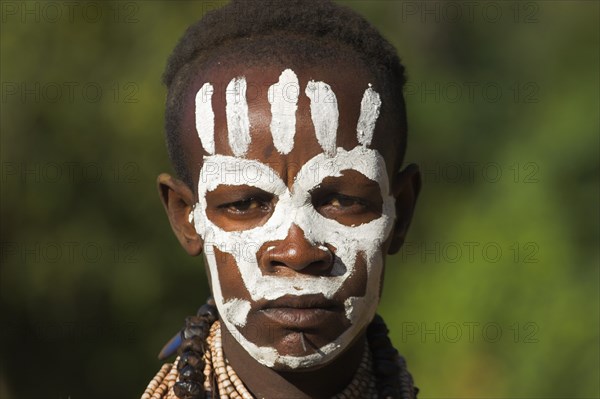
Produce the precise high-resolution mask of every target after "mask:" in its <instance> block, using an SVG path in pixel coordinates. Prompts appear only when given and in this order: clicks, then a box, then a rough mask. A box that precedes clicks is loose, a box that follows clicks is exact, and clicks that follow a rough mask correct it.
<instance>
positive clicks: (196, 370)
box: [173, 299, 218, 399]
mask: <svg viewBox="0 0 600 399" xmlns="http://www.w3.org/2000/svg"><path fill="white" fill-rule="evenodd" d="M217 317H218V313H217V308H216V307H215V303H214V301H213V300H212V299H209V300H208V301H207V303H206V304H204V305H202V306H201V307H200V309H198V312H197V313H196V316H190V317H187V318H186V319H185V327H184V328H183V330H182V331H181V339H182V343H181V347H180V348H179V363H178V364H177V370H178V371H179V381H177V382H176V383H175V386H174V387H173V392H174V393H175V395H177V397H178V398H180V399H200V398H202V397H204V396H205V394H206V393H205V392H204V388H203V386H202V381H203V378H204V375H203V371H204V360H203V355H204V350H205V349H206V337H208V333H209V330H210V326H211V324H212V323H214V321H215V320H216V319H217Z"/></svg>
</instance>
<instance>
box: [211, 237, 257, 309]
mask: <svg viewBox="0 0 600 399" xmlns="http://www.w3.org/2000/svg"><path fill="white" fill-rule="evenodd" d="M214 253H215V260H216V273H217V277H218V280H219V285H220V287H221V292H222V294H223V298H224V299H225V300H227V299H229V298H239V299H249V298H250V295H249V293H248V290H247V289H246V286H245V285H244V283H243V280H242V275H241V274H240V270H239V268H238V266H237V263H236V261H235V258H234V257H233V255H231V254H229V253H226V252H222V251H220V250H219V249H217V248H215V249H214Z"/></svg>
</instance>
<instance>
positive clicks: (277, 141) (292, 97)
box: [268, 69, 300, 154]
mask: <svg viewBox="0 0 600 399" xmlns="http://www.w3.org/2000/svg"><path fill="white" fill-rule="evenodd" d="M299 88H300V85H299V83H298V77H297V76H296V74H295V73H294V71H292V70H291V69H286V70H285V71H283V72H282V73H281V76H280V77H279V82H277V83H276V84H274V85H273V86H271V87H269V92H268V97H269V103H271V115H272V119H271V134H272V136H273V144H274V145H275V148H276V149H277V151H279V152H280V153H282V154H289V152H290V151H292V148H294V135H295V134H296V110H297V109H298V105H297V104H298V95H299V94H300V91H299Z"/></svg>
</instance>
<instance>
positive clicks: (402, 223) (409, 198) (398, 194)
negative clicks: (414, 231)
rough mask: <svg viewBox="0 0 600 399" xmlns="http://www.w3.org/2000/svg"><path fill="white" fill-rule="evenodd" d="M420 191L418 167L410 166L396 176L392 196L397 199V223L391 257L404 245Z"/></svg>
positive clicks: (389, 251)
mask: <svg viewBox="0 0 600 399" xmlns="http://www.w3.org/2000/svg"><path fill="white" fill-rule="evenodd" d="M420 191H421V172H420V171H419V167H418V166H417V165H415V164H410V165H408V166H407V167H406V168H405V169H404V170H403V171H401V172H398V174H396V176H394V180H393V182H392V194H393V195H394V198H395V199H396V222H395V224H394V230H393V231H392V242H391V244H390V247H389V249H388V254H390V255H391V254H395V253H396V252H398V251H399V250H400V248H401V247H402V244H404V239H405V238H406V233H407V232H408V226H410V222H411V220H412V216H413V212H414V210H415V205H416V203H417V197H418V196H419V192H420Z"/></svg>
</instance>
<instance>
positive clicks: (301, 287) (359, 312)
mask: <svg viewBox="0 0 600 399" xmlns="http://www.w3.org/2000/svg"><path fill="white" fill-rule="evenodd" d="M288 71H289V72H288ZM294 78H295V79H296V82H297V78H296V75H295V74H294V73H293V72H292V71H291V70H286V71H284V73H283V74H282V75H281V77H280V83H282V82H284V81H287V82H290V81H293V79H294ZM242 79H243V78H241V79H240V81H241V80H242ZM234 80H235V79H234ZM232 82H233V80H232ZM244 84H245V80H244ZM230 85H231V83H230ZM317 86H318V87H320V88H319V90H324V88H327V95H330V96H332V97H330V98H333V99H335V94H334V93H333V91H331V88H330V87H329V85H327V84H325V83H323V82H318V83H315V82H312V81H311V82H309V84H308V86H307V89H306V94H307V96H309V97H310V99H311V114H312V120H313V123H314V125H315V132H316V134H317V139H318V141H319V143H320V145H321V146H322V148H323V150H324V152H323V153H321V154H318V155H316V156H315V157H313V158H312V159H310V160H308V161H307V162H306V163H305V164H304V165H303V166H302V168H301V169H300V171H299V172H298V174H297V175H296V178H295V180H294V183H293V186H292V187H291V189H289V188H288V186H287V185H286V183H285V182H284V181H283V180H282V179H281V178H280V177H279V175H278V174H277V172H276V171H275V170H273V169H271V168H270V167H269V166H267V165H266V164H263V163H261V162H258V161H255V160H247V159H243V158H239V156H236V157H231V156H225V155H210V156H205V157H204V164H203V166H202V169H201V171H200V176H199V184H198V198H199V202H198V204H197V206H196V207H195V209H194V213H193V220H194V223H195V228H196V231H197V232H198V234H199V235H200V236H202V238H203V239H204V250H205V254H206V258H207V261H208V266H209V269H210V272H211V278H212V288H213V296H214V299H215V302H216V303H217V308H218V309H219V313H220V315H221V318H222V320H223V323H224V324H225V326H226V327H227V329H228V330H229V331H231V332H232V336H233V337H235V339H236V340H237V341H238V342H239V343H240V344H241V346H242V347H243V348H245V350H246V351H247V352H248V353H249V354H250V355H251V356H253V357H254V358H255V359H256V360H258V361H259V362H261V363H262V364H264V365H266V366H268V367H273V366H279V365H283V366H285V367H288V368H292V369H294V368H302V367H311V366H315V365H318V364H323V363H326V362H328V361H329V360H331V359H332V358H334V357H335V356H336V354H338V353H340V352H341V350H343V349H344V348H346V347H347V346H348V345H349V344H350V343H351V342H352V341H353V339H354V338H355V337H356V335H357V334H358V333H359V332H360V331H362V330H363V328H364V327H366V325H367V324H368V323H369V322H370V320H371V319H372V318H373V316H374V314H375V310H376V307H377V304H378V302H379V284H380V280H381V276H382V270H383V254H382V251H381V247H382V243H383V242H384V241H385V240H386V239H387V237H388V236H389V234H390V232H391V229H392V226H393V222H394V219H395V206H394V205H395V201H394V198H393V196H391V195H390V188H389V180H388V176H387V172H386V167H385V161H384V159H383V157H382V156H381V155H380V154H379V152H378V151H376V150H374V149H369V148H367V145H369V144H370V142H371V138H372V135H373V130H374V126H375V122H376V120H377V117H378V114H379V106H380V105H381V101H380V100H379V95H378V94H377V93H376V92H375V91H373V90H372V89H371V88H370V87H369V88H368V89H367V90H366V91H365V94H364V96H363V101H362V103H361V117H360V118H359V126H358V127H357V131H358V133H357V139H358V140H359V142H360V143H361V145H359V146H357V147H355V148H354V149H352V150H350V151H346V150H345V149H343V148H341V147H339V148H336V147H335V140H336V132H337V126H338V120H337V119H338V111H337V101H334V102H333V103H331V102H330V103H326V102H324V101H318V99H317V97H316V89H315V90H313V89H314V88H315V87H317ZM310 87H313V89H310ZM365 99H366V100H365ZM278 101H279V100H277V96H276V95H274V97H273V101H270V102H271V105H272V108H271V109H272V110H284V112H282V113H281V114H280V115H282V116H283V117H280V116H277V117H276V116H275V115H273V120H274V121H278V120H279V121H281V120H282V119H287V120H286V121H284V123H281V124H278V123H275V125H276V126H275V130H276V131H277V132H279V133H276V132H275V131H273V132H272V134H273V135H274V140H273V141H274V143H275V142H277V140H279V139H280V140H279V141H280V144H281V143H285V144H282V148H283V147H284V149H287V148H288V146H289V139H290V130H289V126H290V123H289V122H290V121H289V119H288V117H289V115H290V114H291V110H292V107H291V106H289V107H287V106H283V105H280V104H279V105H277V104H278ZM323 104H326V105H323ZM229 106H230V101H229V97H228V98H227V118H228V125H230V124H229ZM293 109H294V113H295V110H296V105H295V103H294V106H293ZM246 110H247V105H246ZM286 115H287V116H286ZM294 119H295V117H294ZM361 121H362V122H361ZM361 123H362V124H361ZM294 124H295V120H294ZM284 125H285V126H286V128H285V129H279V128H280V127H281V126H284ZM271 126H272V128H273V126H274V125H273V123H272V124H271ZM361 131H362V132H366V135H365V134H361ZM281 132H283V133H281ZM234 133H236V134H240V135H242V136H244V135H245V133H243V132H241V131H240V130H238V131H237V132H234ZM278 134H281V137H279V138H278V139H275V136H276V135H278ZM229 135H230V144H231V140H232V139H233V141H234V142H236V143H237V142H239V138H238V137H231V136H232V130H231V127H230V128H229ZM248 136H249V135H248ZM365 136H368V139H365ZM291 137H292V138H293V133H292V134H291ZM361 138H362V139H363V140H362V141H361ZM331 143H333V148H332V146H331ZM292 146H293V141H292ZM231 147H232V149H233V148H234V145H233V144H231ZM246 148H247V146H246ZM278 149H279V148H278ZM280 150H281V149H280ZM289 151H291V148H289ZM289 151H288V152H289ZM244 152H245V151H244ZM282 152H283V151H282ZM234 153H235V152H234ZM236 155H237V154H236ZM242 170H253V171H256V172H255V173H253V174H252V178H251V179H250V178H246V179H240V177H241V176H246V177H247V174H244V173H236V171H242ZM344 171H355V172H358V173H360V174H362V175H363V176H365V177H366V178H367V179H369V180H372V181H375V182H377V183H378V185H379V188H380V194H381V198H382V200H383V203H382V213H381V216H380V217H378V218H376V219H373V220H371V221H369V222H367V223H363V224H360V225H358V226H347V225H344V224H341V223H339V222H338V221H336V220H334V219H329V218H326V217H324V216H323V215H321V214H320V213H319V212H318V211H317V209H315V208H314V206H313V204H312V200H311V192H312V191H313V190H314V189H315V188H317V187H318V186H319V185H320V184H321V183H322V182H323V180H324V179H326V178H328V177H339V176H341V175H342V172H344ZM222 185H226V186H241V185H245V186H252V187H256V188H258V189H260V190H263V191H265V192H267V193H270V194H272V195H273V196H274V197H276V205H275V208H274V210H273V213H272V214H271V216H270V217H269V219H268V220H267V221H266V222H265V223H264V224H263V225H261V226H256V227H253V228H250V229H247V230H241V231H225V230H223V229H222V228H220V227H219V226H217V225H215V224H214V223H213V222H212V221H211V220H210V219H209V218H208V216H207V213H206V210H207V200H206V195H207V193H209V192H211V191H213V190H215V189H217V188H218V187H219V186H222ZM294 224H295V225H297V226H298V227H300V228H301V229H302V231H304V233H305V238H306V240H307V241H308V242H309V243H311V244H312V245H314V246H315V247H322V246H323V245H324V244H328V245H331V246H332V247H334V248H336V252H335V259H334V265H333V268H332V270H331V273H330V275H328V276H316V275H310V274H302V275H300V274H298V275H295V276H293V277H290V276H288V277H277V276H275V275H264V274H263V273H262V271H261V268H260V267H259V264H258V259H257V251H258V250H259V249H260V248H261V247H263V246H264V245H265V244H266V243H268V242H274V241H281V240H284V239H285V238H286V237H287V235H288V232H289V230H290V228H291V226H292V225H294ZM249 248H250V250H248V249H249ZM215 249H218V250H219V251H221V252H223V253H227V254H231V255H232V256H233V258H234V259H235V262H236V264H237V267H238V269H239V272H240V275H241V277H242V280H243V282H244V284H245V286H246V289H247V290H248V292H249V294H250V297H251V300H252V301H255V302H256V301H259V300H275V299H278V298H281V297H283V296H290V295H292V296H304V295H311V294H321V295H324V296H325V297H326V298H328V299H331V298H333V297H334V295H335V294H336V293H338V292H339V291H340V289H342V287H343V285H344V283H345V282H346V281H347V280H348V278H349V277H350V276H352V275H353V273H355V269H356V264H357V258H358V256H359V253H360V254H361V256H364V258H365V262H366V273H367V282H366V290H365V292H366V294H365V295H364V296H360V297H357V296H354V297H349V298H347V299H346V301H345V303H344V306H345V314H346V318H347V319H348V321H349V322H350V327H349V328H347V329H346V330H345V331H344V332H342V333H341V335H340V336H339V337H338V338H336V339H335V340H334V341H333V342H330V343H328V344H326V345H324V346H322V347H320V348H318V351H316V353H312V354H309V355H305V356H290V355H285V354H280V353H279V352H278V351H277V350H276V349H275V348H274V347H271V346H258V345H256V344H255V343H253V342H251V341H249V340H248V339H247V338H246V337H245V336H244V335H243V334H242V332H241V331H240V330H239V329H240V328H241V327H244V326H245V325H246V322H247V317H248V313H249V312H250V311H251V304H250V302H248V301H246V300H242V299H239V298H224V297H223V293H222V287H221V283H220V281H219V270H218V265H217V260H216V257H215ZM240 249H245V250H240Z"/></svg>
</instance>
